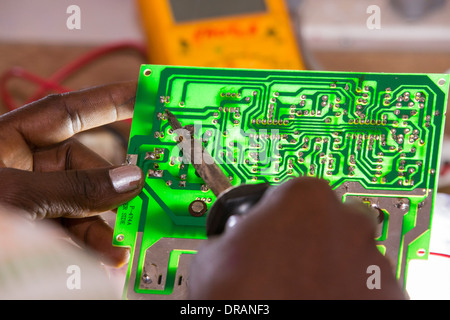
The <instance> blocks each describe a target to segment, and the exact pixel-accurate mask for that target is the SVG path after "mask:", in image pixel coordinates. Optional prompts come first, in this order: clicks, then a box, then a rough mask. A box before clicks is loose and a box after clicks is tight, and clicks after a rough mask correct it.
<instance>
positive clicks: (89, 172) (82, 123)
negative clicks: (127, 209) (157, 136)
mask: <svg viewBox="0 0 450 320" xmlns="http://www.w3.org/2000/svg"><path fill="white" fill-rule="evenodd" d="M135 96H136V82H125V83H119V84H111V85H105V86H100V87H95V88H91V89H86V90H81V91H78V92H71V93H67V94H58V95H50V96H48V97H46V98H43V99H41V100H39V101H36V102H33V103H31V104H28V105H26V106H23V107H21V108H18V109H16V110H14V111H12V112H9V113H6V114H4V115H2V116H1V117H0V190H1V192H0V205H4V206H6V207H10V208H12V209H14V208H17V209H19V211H20V212H25V213H26V215H27V216H28V217H29V218H30V219H54V220H55V221H56V220H59V222H60V223H61V224H62V225H63V226H64V227H65V229H66V230H67V232H68V233H69V234H70V235H71V237H72V239H73V240H74V241H75V242H76V243H78V244H80V245H81V246H83V247H86V248H89V249H90V250H94V251H95V252H96V253H97V254H98V255H99V257H100V258H101V260H102V261H103V262H105V263H107V264H110V265H113V266H120V265H122V264H124V263H126V262H127V261H128V257H129V252H128V249H125V248H116V247H113V246H112V235H113V231H112V228H111V227H110V226H109V225H108V224H107V223H106V221H104V219H103V218H102V217H101V216H100V215H99V214H100V213H102V212H105V211H109V210H111V209H114V208H116V207H117V206H119V205H120V204H122V203H124V202H126V201H128V200H130V199H132V198H134V197H135V196H136V195H138V194H139V193H140V191H141V190H142V187H143V184H144V176H143V173H142V171H141V170H140V169H139V168H138V167H136V166H119V167H117V166H112V165H111V164H110V163H109V162H108V161H106V160H105V159H103V158H102V157H100V156H99V155H97V154H96V153H95V152H94V151H92V150H90V149H89V148H87V147H86V146H84V145H83V144H81V143H80V142H78V141H77V140H76V139H75V138H73V137H74V135H76V134H77V133H79V132H82V131H85V130H89V129H92V128H95V127H99V126H102V125H105V124H108V123H112V122H115V121H119V120H124V119H127V118H130V117H131V116H132V113H133V108H134V100H135Z"/></svg>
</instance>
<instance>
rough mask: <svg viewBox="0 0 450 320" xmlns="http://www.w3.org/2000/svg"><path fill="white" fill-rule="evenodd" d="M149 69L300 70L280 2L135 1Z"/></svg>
mask: <svg viewBox="0 0 450 320" xmlns="http://www.w3.org/2000/svg"><path fill="white" fill-rule="evenodd" d="M139 7H140V14H141V15H142V17H143V23H144V27H145V31H146V34H147V39H148V46H149V48H148V49H149V59H150V63H152V64H166V65H190V66H205V67H230V68H261V69H304V68H305V67H304V63H303V61H302V56H301V52H300V48H299V46H298V43H297V38H296V36H295V33H294V32H293V30H292V26H291V21H290V18H289V14H288V11H287V8H286V5H285V3H284V0H139Z"/></svg>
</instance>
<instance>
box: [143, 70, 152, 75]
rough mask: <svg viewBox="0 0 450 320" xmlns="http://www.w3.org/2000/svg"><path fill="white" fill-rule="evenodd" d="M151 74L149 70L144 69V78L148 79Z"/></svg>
mask: <svg viewBox="0 0 450 320" xmlns="http://www.w3.org/2000/svg"><path fill="white" fill-rule="evenodd" d="M151 74H152V70H150V69H145V70H144V76H146V77H148V76H149V75H151Z"/></svg>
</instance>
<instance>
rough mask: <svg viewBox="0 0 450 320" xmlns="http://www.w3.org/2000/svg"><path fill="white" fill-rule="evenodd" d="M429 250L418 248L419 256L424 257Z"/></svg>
mask: <svg viewBox="0 0 450 320" xmlns="http://www.w3.org/2000/svg"><path fill="white" fill-rule="evenodd" d="M426 252H427V251H426V250H425V249H419V250H417V256H419V257H423V256H424V255H425V253H426Z"/></svg>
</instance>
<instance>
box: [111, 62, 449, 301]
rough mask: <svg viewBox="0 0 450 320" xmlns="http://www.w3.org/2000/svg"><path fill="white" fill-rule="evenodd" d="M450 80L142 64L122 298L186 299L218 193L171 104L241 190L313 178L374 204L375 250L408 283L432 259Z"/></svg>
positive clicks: (123, 231)
mask: <svg viewBox="0 0 450 320" xmlns="http://www.w3.org/2000/svg"><path fill="white" fill-rule="evenodd" d="M448 84H449V76H448V75H444V74H388V73H355V72H325V71H320V72H319V71H284V70H254V69H219V68H198V67H195V68H194V67H175V66H159V65H143V66H142V67H141V71H140V76H139V84H138V90H137V97H136V104H135V111H134V116H133V123H132V128H131V135H130V142H129V149H128V158H127V161H128V163H130V164H136V165H138V166H139V167H141V168H142V170H143V171H144V172H145V173H146V174H147V177H146V184H145V187H144V190H143V191H142V193H141V194H140V195H139V196H138V197H136V198H135V199H133V200H132V201H130V202H129V203H127V204H125V205H123V206H121V207H120V208H119V211H118V216H117V221H116V226H115V231H114V240H113V241H114V245H117V246H126V247H130V248H131V252H132V255H131V259H130V264H129V269H128V277H127V283H126V285H125V290H124V297H126V298H129V299H146V298H148V299H183V298H186V294H187V285H188V278H189V265H190V261H191V260H192V258H193V257H194V256H195V253H196V250H197V249H198V246H199V245H200V244H201V243H202V241H204V240H205V239H206V232H205V221H206V217H207V214H208V209H209V208H210V207H211V205H212V204H213V203H214V201H215V199H216V198H215V196H214V194H213V193H212V191H211V190H210V189H209V188H208V186H207V185H205V183H204V181H203V180H202V179H201V178H200V177H199V176H198V175H197V174H196V172H195V170H194V168H193V166H192V165H191V164H189V163H186V161H184V158H183V155H182V153H181V152H180V149H179V146H178V145H177V142H178V141H177V134H176V133H175V132H174V130H173V129H172V128H171V127H170V125H169V123H168V121H167V115H166V114H165V111H166V110H170V112H172V113H173V114H174V115H175V116H176V117H177V118H178V120H179V121H180V123H181V124H182V125H183V126H194V128H195V136H196V137H197V138H199V139H201V140H202V141H203V146H204V148H205V150H206V151H207V152H208V153H209V154H210V155H211V156H212V157H213V158H214V159H215V161H216V162H217V163H218V164H219V166H220V167H221V169H222V170H223V172H224V173H225V175H226V176H227V177H229V179H230V182H231V183H232V184H233V185H235V186H236V185H240V184H249V183H261V182H268V183H270V184H271V185H274V186H276V185H278V184H281V183H283V182H284V181H286V180H287V179H290V178H293V177H302V176H313V177H318V178H321V179H325V180H327V181H328V182H329V184H330V186H331V188H332V189H333V190H334V191H335V192H336V194H337V196H338V197H339V198H340V199H342V201H344V202H345V201H348V200H349V199H351V198H357V199H359V200H361V201H363V202H364V203H366V204H367V205H368V206H371V207H372V208H375V209H376V210H377V211H378V212H379V225H378V229H377V234H376V241H377V245H378V248H379V250H380V251H381V252H382V253H383V254H385V255H386V256H387V257H388V258H389V259H390V260H391V262H392V264H393V266H394V268H395V270H394V272H395V274H396V275H397V278H398V279H399V281H400V282H401V283H402V285H405V283H406V279H407V267H408V262H409V261H410V260H411V259H427V257H428V246H429V239H430V225H431V219H432V212H433V203H434V197H435V193H436V190H437V182H438V181H437V180H438V171H439V162H440V151H441V145H442V140H443V129H444V123H445V112H446V104H447V97H448V87H449V86H448ZM300 205H301V204H299V206H300ZM194 207H195V209H196V210H193V208H194ZM194 213H195V214H194ZM336 240H337V241H338V240H339V239H336ZM302 245H303V244H302Z"/></svg>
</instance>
